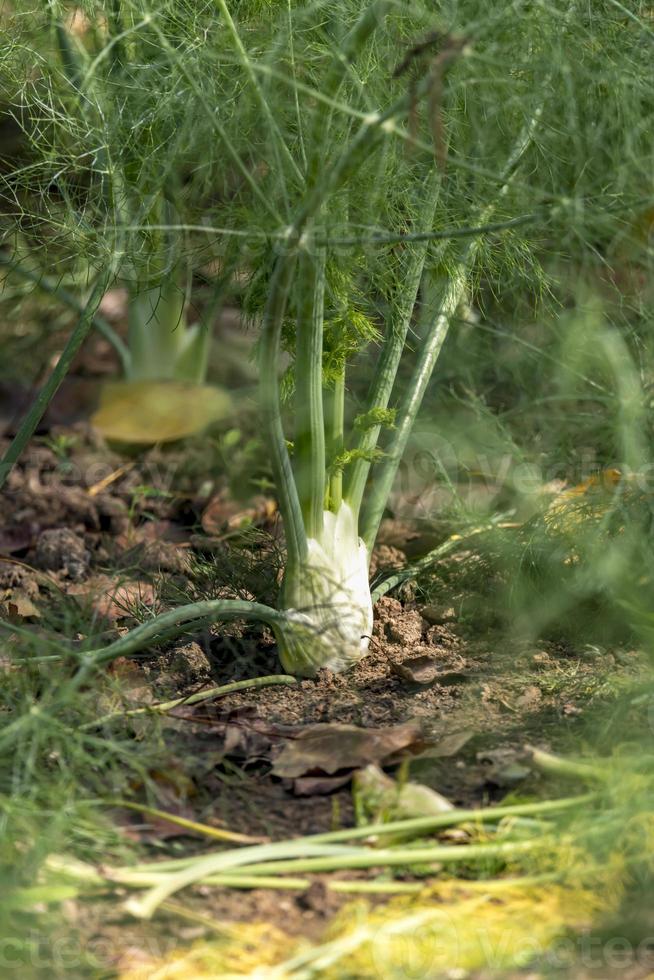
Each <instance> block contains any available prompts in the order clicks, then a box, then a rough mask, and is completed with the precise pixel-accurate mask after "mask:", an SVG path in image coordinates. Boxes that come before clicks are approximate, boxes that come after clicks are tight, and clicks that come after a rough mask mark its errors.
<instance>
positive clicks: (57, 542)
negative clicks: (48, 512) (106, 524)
mask: <svg viewBox="0 0 654 980" xmlns="http://www.w3.org/2000/svg"><path fill="white" fill-rule="evenodd" d="M34 563H35V565H37V566H38V567H39V568H44V569H47V570H49V571H53V572H63V573H64V574H65V575H66V576H67V577H68V578H69V579H71V580H72V581H73V582H81V581H82V579H84V578H86V575H87V573H88V570H89V565H90V563H91V553H90V552H89V551H88V550H87V548H86V545H85V543H84V540H83V539H82V538H81V537H80V535H79V534H76V533H75V531H72V530H71V529H70V528H67V527H60V528H49V529H48V530H46V531H42V532H41V534H40V535H39V537H38V540H37V542H36V550H35V556H34Z"/></svg>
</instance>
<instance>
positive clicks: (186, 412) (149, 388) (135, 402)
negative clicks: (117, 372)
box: [91, 381, 232, 445]
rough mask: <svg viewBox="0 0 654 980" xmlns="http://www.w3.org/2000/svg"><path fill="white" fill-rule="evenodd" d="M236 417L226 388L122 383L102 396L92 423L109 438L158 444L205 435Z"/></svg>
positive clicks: (167, 383) (108, 389)
mask: <svg viewBox="0 0 654 980" xmlns="http://www.w3.org/2000/svg"><path fill="white" fill-rule="evenodd" d="M231 412H232V400H231V398H230V396H229V394H228V393H227V392H226V391H225V390H224V389H223V388H217V387H214V386H212V385H194V384H190V383H186V382H182V381H116V382H112V383H111V384H107V385H105V386H104V388H103V389H102V392H101V395H100V407H99V408H98V410H97V412H95V413H94V414H93V415H92V416H91V422H92V423H93V425H94V426H95V428H96V429H98V431H99V432H101V433H102V435H103V436H104V437H105V438H106V439H112V440H115V441H116V442H125V443H138V444H141V445H152V444H154V443H157V442H173V441H174V440H176V439H183V438H185V437H186V436H190V435H193V434H194V433H196V432H201V431H202V429H205V428H206V427H207V426H208V425H210V424H211V423H212V422H216V421H218V420H219V419H224V418H226V417H227V416H229V415H230V414H231Z"/></svg>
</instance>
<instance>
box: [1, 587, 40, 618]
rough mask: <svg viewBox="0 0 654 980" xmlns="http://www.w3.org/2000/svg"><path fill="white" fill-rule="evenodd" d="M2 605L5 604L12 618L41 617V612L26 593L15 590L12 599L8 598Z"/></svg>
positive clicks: (8, 614)
mask: <svg viewBox="0 0 654 980" xmlns="http://www.w3.org/2000/svg"><path fill="white" fill-rule="evenodd" d="M2 605H4V606H5V608H6V611H7V616H8V617H9V618H10V619H40V617H41V613H40V612H39V610H38V609H37V607H36V606H35V605H34V603H33V602H32V600H31V599H30V597H29V596H28V595H25V594H24V593H22V594H21V593H20V592H14V594H13V595H12V597H11V599H6V600H5V601H4V602H3V603H2Z"/></svg>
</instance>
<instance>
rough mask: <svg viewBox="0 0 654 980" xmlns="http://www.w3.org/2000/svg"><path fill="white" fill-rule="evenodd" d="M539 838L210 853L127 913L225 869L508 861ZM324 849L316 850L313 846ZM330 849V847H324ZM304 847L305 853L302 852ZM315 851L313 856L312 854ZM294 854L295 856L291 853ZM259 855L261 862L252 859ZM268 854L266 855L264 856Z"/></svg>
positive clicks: (142, 913) (148, 910)
mask: <svg viewBox="0 0 654 980" xmlns="http://www.w3.org/2000/svg"><path fill="white" fill-rule="evenodd" d="M549 845H550V842H549V841H547V840H545V839H544V838H539V839H534V840H527V841H506V842H502V843H498V844H469V845H467V846H465V847H462V846H460V845H447V844H445V845H439V844H436V845H433V846H431V847H421V848H413V847H411V848H393V849H385V850H382V849H369V848H354V847H345V848H339V847H338V845H327V844H323V845H319V844H308V843H307V842H306V841H296V842H288V843H286V842H284V843H283V844H261V845H256V846H254V847H243V848H240V849H239V850H232V851H227V852H224V853H220V854H214V855H211V856H210V857H205V858H202V859H200V860H198V861H197V862H196V863H195V864H194V865H192V866H190V867H188V868H185V869H183V870H182V871H179V872H177V873H176V874H171V875H169V876H168V877H167V878H165V879H164V880H162V881H161V882H160V883H159V884H157V885H156V886H155V887H154V888H153V889H152V890H151V891H150V892H148V893H147V894H146V895H144V896H143V897H142V898H141V899H131V900H130V901H129V902H128V903H127V907H128V909H129V911H130V912H131V913H132V914H133V915H136V916H138V917H139V918H150V917H151V916H152V915H153V913H154V912H155V911H156V909H157V908H158V907H159V906H160V905H161V903H162V902H164V901H165V900H166V899H167V898H169V897H170V896H171V895H173V894H175V892H177V891H179V890H180V889H182V888H187V887H188V886H189V885H192V884H195V883H196V882H199V881H202V880H203V879H207V878H209V877H210V876H211V875H214V874H220V873H221V872H224V871H228V870H229V871H231V872H232V873H234V871H235V870H236V869H237V868H244V869H245V872H246V873H247V874H264V875H267V874H287V873H288V874H293V873H300V874H304V873H307V872H320V871H339V870H354V869H356V868H361V869H363V868H375V867H397V866H398V865H399V866H402V865H407V864H416V865H420V864H433V863H438V864H467V863H474V862H478V861H482V862H484V861H497V860H508V861H510V860H511V858H512V857H519V856H522V855H525V854H528V853H531V852H533V851H534V850H536V849H538V848H543V847H547V846H549ZM321 847H323V848H325V849H327V853H325V854H322V855H321V854H315V850H314V849H319V848H321ZM330 847H332V848H334V850H333V851H331V852H330V851H329V848H330ZM302 848H304V852H302ZM312 851H314V854H312V853H311V852H312ZM296 854H298V855H299V856H296ZM259 856H260V857H261V860H257V859H258V858H259ZM268 856H269V858H270V859H267V858H268Z"/></svg>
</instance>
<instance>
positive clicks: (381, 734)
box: [272, 721, 422, 779]
mask: <svg viewBox="0 0 654 980" xmlns="http://www.w3.org/2000/svg"><path fill="white" fill-rule="evenodd" d="M421 747H422V733H421V728H420V725H419V723H418V722H416V721H407V722H405V723H404V724H402V725H393V726H391V727H389V728H367V729H364V728H357V726H356V725H342V724H338V723H336V724H319V725H308V726H307V727H306V728H303V729H300V730H299V731H298V733H297V734H296V735H295V737H294V738H293V739H288V740H287V741H286V744H285V745H284V747H283V748H282V750H281V752H280V754H279V755H278V756H277V758H276V760H275V762H274V765H273V769H272V772H273V774H274V775H275V776H282V777H286V778H288V779H297V778H299V777H301V776H309V775H320V774H322V773H326V774H327V775H333V774H334V773H336V772H339V770H342V769H361V768H363V767H364V766H366V765H368V764H369V763H370V762H375V763H377V764H379V765H382V764H390V762H391V761H397V758H398V756H401V755H403V754H406V753H407V752H408V753H412V754H415V753H416V752H418V751H420V748H421Z"/></svg>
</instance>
